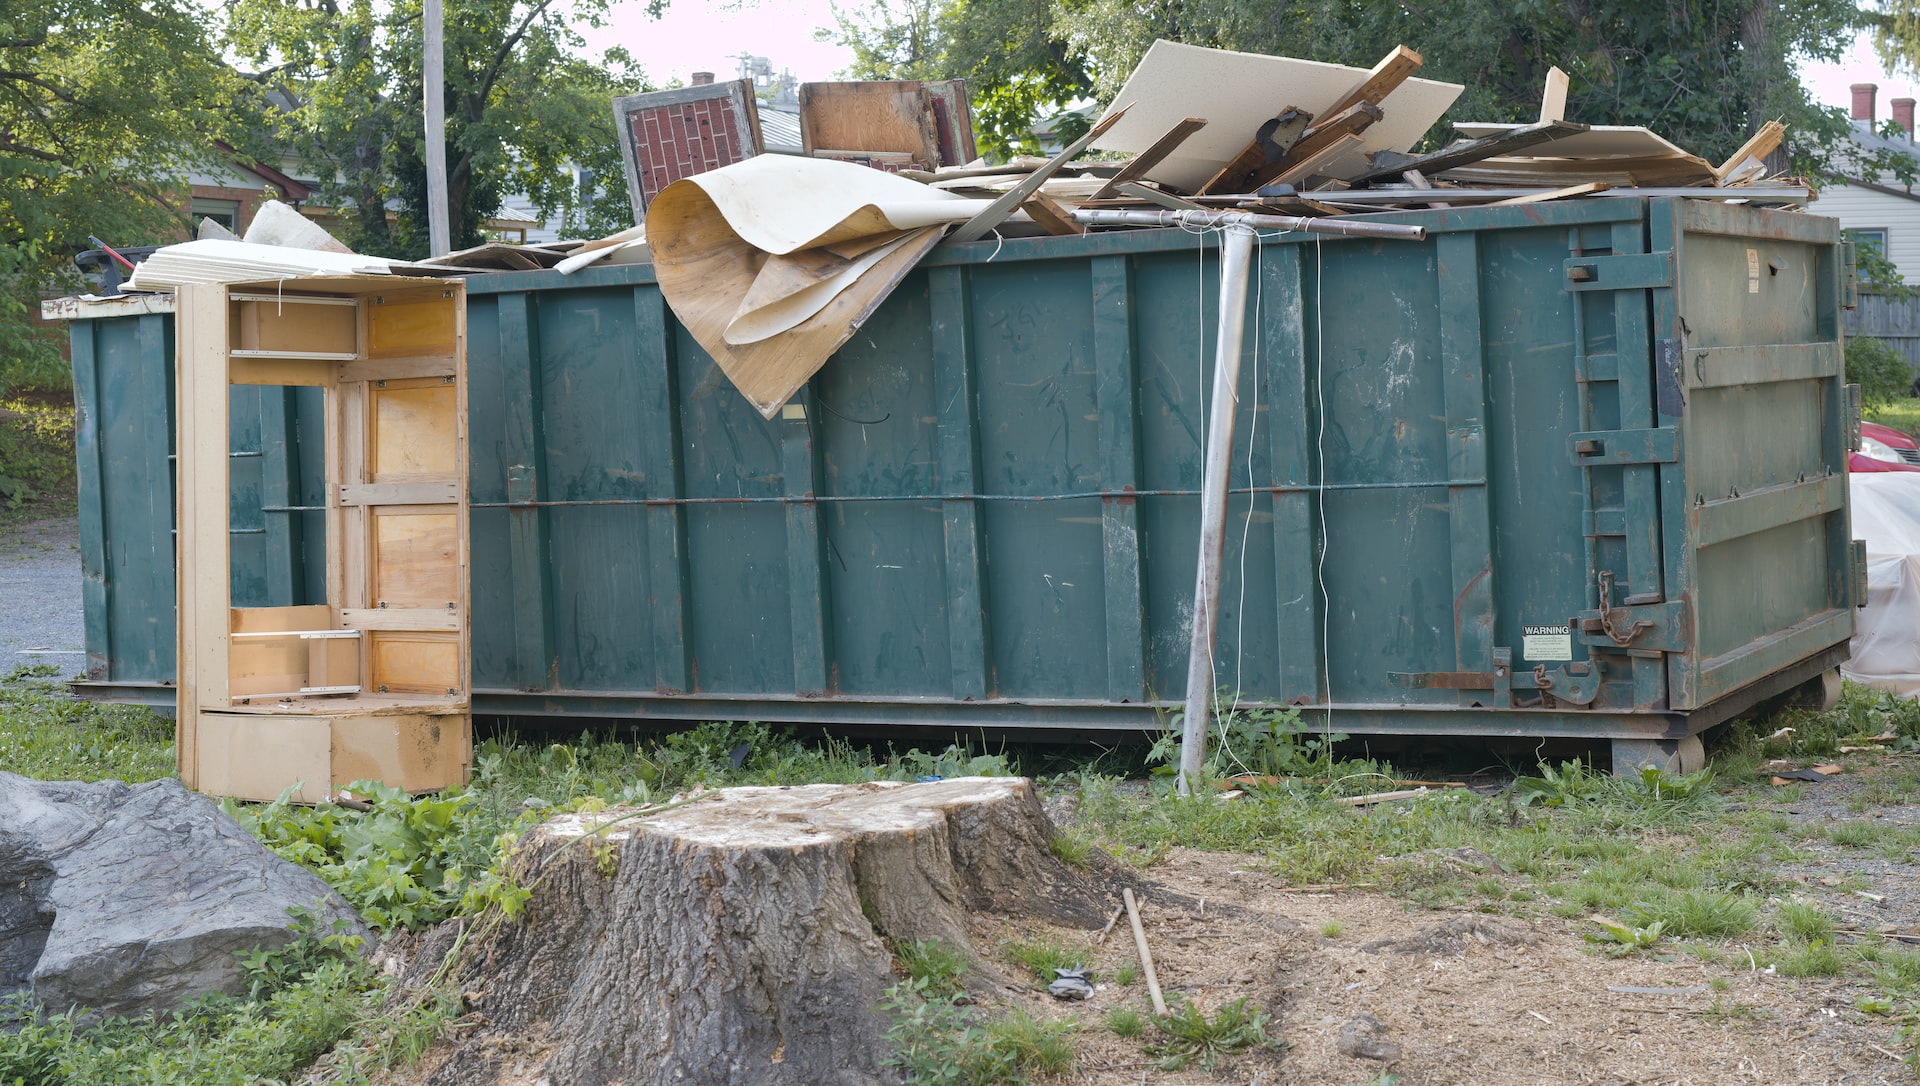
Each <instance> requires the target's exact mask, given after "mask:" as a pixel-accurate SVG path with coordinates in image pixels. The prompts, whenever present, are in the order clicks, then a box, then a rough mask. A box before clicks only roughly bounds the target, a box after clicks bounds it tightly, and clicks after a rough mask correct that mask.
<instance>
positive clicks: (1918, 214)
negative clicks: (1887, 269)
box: [1808, 185, 1920, 284]
mask: <svg viewBox="0 0 1920 1086" xmlns="http://www.w3.org/2000/svg"><path fill="white" fill-rule="evenodd" d="M1808 210H1809V211H1810V212H1812V213H1813V214H1816V215H1831V216H1833V217H1834V218H1836V219H1839V220H1840V226H1841V228H1842V229H1846V230H1885V231H1886V232H1887V258H1888V259H1890V260H1892V261H1893V263H1894V266H1895V267H1897V268H1899V269H1900V274H1901V276H1902V277H1904V278H1905V279H1906V281H1907V282H1908V283H1913V284H1920V198H1910V197H1905V196H1894V195H1891V194H1889V193H1885V192H1875V191H1874V190H1873V189H1868V188H1861V187H1860V186H1858V185H1829V186H1828V187H1826V188H1823V189H1821V190H1820V198H1819V199H1818V200H1815V201H1814V202H1813V204H1812V205H1811V206H1810V207H1809V208H1808Z"/></svg>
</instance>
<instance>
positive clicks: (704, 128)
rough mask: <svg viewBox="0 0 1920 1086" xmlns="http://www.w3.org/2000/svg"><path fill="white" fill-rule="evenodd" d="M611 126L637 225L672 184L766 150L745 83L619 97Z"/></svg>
mask: <svg viewBox="0 0 1920 1086" xmlns="http://www.w3.org/2000/svg"><path fill="white" fill-rule="evenodd" d="M613 122H614V129H615V130H616V132H617V133H618V135H619V138H620V161H621V162H622V163H623V164H624V165H625V166H626V173H627V196H628V198H629V199H631V200H632V201H633V217H634V220H635V221H636V222H638V221H641V220H644V219H645V218H646V216H647V205H649V204H651V203H653V198H654V197H655V196H658V195H660V190H661V189H664V188H666V187H667V186H668V185H670V184H672V183H673V182H675V181H678V180H680V179H681V178H683V177H691V176H693V175H694V174H697V173H705V172H706V171H708V170H713V169H718V168H719V167H721V166H727V165H731V164H733V163H735V162H739V161H741V160H743V159H748V158H752V157H753V156H755V155H758V154H761V153H763V152H764V151H765V150H766V141H765V139H764V138H763V137H762V136H761V134H760V113H759V108H758V106H756V104H755V102H754V97H753V83H752V82H751V81H750V80H746V79H734V80H729V81H728V82H725V83H710V84H705V85H702V86H693V87H681V88H679V89H677V90H665V91H649V92H648V93H646V94H629V95H626V96H625V97H621V98H615V99H614V100H613Z"/></svg>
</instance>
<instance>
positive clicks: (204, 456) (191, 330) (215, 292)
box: [174, 284, 230, 788]
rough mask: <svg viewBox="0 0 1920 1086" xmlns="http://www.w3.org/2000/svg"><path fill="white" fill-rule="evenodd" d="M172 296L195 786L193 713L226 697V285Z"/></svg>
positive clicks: (181, 724)
mask: <svg viewBox="0 0 1920 1086" xmlns="http://www.w3.org/2000/svg"><path fill="white" fill-rule="evenodd" d="M177 295H178V297H179V302H178V304H179V310H178V316H177V319H178V322H179V323H178V325H177V332H178V335H179V344H180V346H179V353H178V356H177V361H176V365H177V375H178V382H179V391H178V395H177V397H176V403H177V405H178V408H177V411H176V418H177V419H178V423H177V424H178V426H179V431H178V432H179V443H178V455H179V460H178V462H177V469H178V478H179V484H178V492H179V499H178V500H179V503H180V513H179V517H178V519H177V521H176V524H177V529H178V545H177V548H176V550H175V554H176V555H177V556H178V558H177V561H178V568H177V574H176V575H177V577H178V588H177V589H176V593H177V595H176V598H177V599H178V600H179V601H180V603H179V608H178V617H177V622H178V630H179V645H180V650H179V661H178V667H179V674H178V679H177V681H178V682H179V695H178V706H177V709H176V715H175V725H174V727H175V751H176V753H175V757H176V758H177V759H178V766H179V769H180V774H181V779H182V781H184V782H185V783H186V785H187V786H188V787H189V788H195V787H198V786H199V785H198V780H199V764H198V759H197V755H198V746H197V742H196V735H195V731H194V729H195V727H196V725H197V722H198V720H199V712H200V710H201V708H202V707H204V706H220V705H225V704H226V703H227V700H228V695H227V634H228V629H227V601H228V593H229V579H228V578H229V576H230V573H229V569H228V564H229V558H228V553H227V526H228V523H227V522H228V512H227V506H228V491H227V487H228V479H227V475H228V470H227V444H228V434H227V416H228V413H229V409H228V401H227V396H228V391H227V390H228V385H227V349H228V343H227V328H228V324H227V294H226V288H225V287H224V286H221V285H218V284H210V285H188V286H182V287H181V288H180V289H179V291H178V292H177Z"/></svg>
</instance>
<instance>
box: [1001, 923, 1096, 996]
mask: <svg viewBox="0 0 1920 1086" xmlns="http://www.w3.org/2000/svg"><path fill="white" fill-rule="evenodd" d="M1000 956H1001V957H1003V958H1005V959H1006V960H1007V961H1009V962H1012V963H1013V964H1015V965H1017V966H1019V967H1021V968H1022V969H1025V970H1026V971H1027V972H1029V973H1031V974H1033V977H1034V979H1035V980H1038V981H1039V982H1040V983H1042V984H1051V983H1053V980H1054V970H1056V969H1078V968H1080V967H1081V966H1083V965H1085V964H1086V961H1087V949H1086V948H1085V947H1079V946H1072V945H1070V944H1068V943H1066V942H1064V941H1062V940H1061V939H1059V938H1057V937H1055V936H1052V935H1038V936H1034V937H1033V938H1028V939H1023V938H1018V937H1010V938H1007V939H1003V940H1001V942H1000ZM1088 979H1092V975H1091V974H1089V976H1088Z"/></svg>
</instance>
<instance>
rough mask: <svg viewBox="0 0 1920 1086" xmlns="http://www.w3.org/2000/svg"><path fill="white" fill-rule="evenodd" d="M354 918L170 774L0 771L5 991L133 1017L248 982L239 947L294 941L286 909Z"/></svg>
mask: <svg viewBox="0 0 1920 1086" xmlns="http://www.w3.org/2000/svg"><path fill="white" fill-rule="evenodd" d="M292 907H299V908H307V909H311V910H313V911H314V913H315V915H316V916H317V917H318V918H319V919H320V920H321V921H322V922H323V923H326V924H331V923H332V922H333V921H334V920H336V919H345V920H347V921H349V922H350V924H351V925H352V928H353V930H354V931H355V933H356V934H360V935H363V936H364V935H365V934H366V930H365V928H364V927H363V926H362V925H361V923H360V919H359V917H358V916H357V915H356V914H355V913H354V911H353V909H352V908H351V907H350V906H348V905H347V903H346V902H345V901H344V900H342V899H341V898H340V895H338V894H336V893H334V892H333V890H332V889H331V888H330V887H328V886H327V884H325V883H323V882H321V881H320V880H319V879H318V878H316V877H314V875H313V874H312V873H311V872H309V871H307V870H306V869H305V868H302V867H299V866H296V865H294V864H291V863H288V862H287V861H285V860H283V859H281V858H280V857H278V856H276V855H274V854H273V853H272V852H269V851H268V850H267V849H266V848H265V847H263V846H262V845H261V844H260V843H259V842H258V841H256V840H254V838H253V835H252V834H249V833H248V832H247V831H246V830H244V829H242V828H241V827H240V826H239V824H238V823H236V822H234V821H233V819H231V818H228V817H227V816H226V815H225V814H224V813H222V812H221V811H220V809H219V808H218V807H216V806H214V804H213V803H212V802H211V801H210V800H208V799H207V798H206V797H205V796H201V795H197V794H195V793H193V792H190V791H188V790H187V789H186V788H184V787H182V786H181V784H180V782H179V781H176V780H160V781H149V782H147V783H145V784H136V785H131V786H130V785H126V784H122V783H121V782H119V781H102V782H100V783H98V784H79V783H76V782H72V781H36V780H32V779H30V778H27V777H21V776H17V775H15V774H12V773H0V995H6V994H9V993H15V992H19V991H21V990H23V989H28V988H30V989H32V991H33V993H34V994H35V995H36V996H37V997H38V998H39V1000H40V1002H41V1003H42V1004H43V1005H44V1006H45V1007H46V1008H47V1009H49V1010H53V1011H64V1010H67V1009H69V1008H72V1007H83V1008H87V1009H89V1010H92V1011H95V1012H99V1013H102V1014H116V1015H139V1014H145V1013H147V1012H150V1011H166V1010H171V1009H173V1008H175V1007H178V1006H180V1005H182V1004H184V1003H186V1002H188V1001H190V1000H192V999H194V998H195V997H196V996H199V995H202V994H204V993H207V992H213V991H222V992H229V993H232V992H238V991H240V990H241V987H242V979H243V978H242V973H241V968H240V963H239V961H238V959H237V958H236V957H235V955H236V954H237V953H239V952H242V951H248V950H253V949H255V948H260V947H278V946H281V945H284V944H285V943H287V942H288V941H289V940H290V939H291V938H292V932H291V930H290V926H291V924H292V918H291V917H290V916H289V915H288V912H287V910H288V909H289V908H292Z"/></svg>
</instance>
